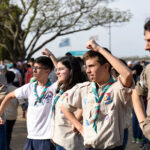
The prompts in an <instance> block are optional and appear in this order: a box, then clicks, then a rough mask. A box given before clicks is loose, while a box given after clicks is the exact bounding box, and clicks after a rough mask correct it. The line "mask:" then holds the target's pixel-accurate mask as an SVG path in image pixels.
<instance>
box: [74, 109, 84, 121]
mask: <svg viewBox="0 0 150 150" xmlns="http://www.w3.org/2000/svg"><path fill="white" fill-rule="evenodd" d="M75 116H76V118H77V119H78V120H79V121H81V120H82V119H83V117H82V109H78V110H77V113H76V114H75Z"/></svg>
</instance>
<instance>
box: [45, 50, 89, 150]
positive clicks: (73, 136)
mask: <svg viewBox="0 0 150 150" xmlns="http://www.w3.org/2000/svg"><path fill="white" fill-rule="evenodd" d="M43 54H45V55H47V56H50V57H54V56H52V54H51V52H50V51H49V50H47V49H44V50H43ZM52 60H54V58H52ZM54 64H56V68H55V71H56V75H57V77H58V81H57V83H58V88H57V91H56V93H57V94H56V97H55V98H54V100H53V105H52V109H51V119H52V122H51V125H52V128H51V139H52V140H53V142H54V143H55V145H56V150H82V149H83V148H84V146H83V139H82V136H81V135H80V134H78V133H75V132H73V129H72V124H71V123H70V121H68V120H67V119H66V118H65V116H64V114H63V113H62V111H61V109H60V107H61V105H62V102H63V100H64V98H65V97H66V96H67V95H68V90H69V89H71V88H72V87H73V86H74V85H75V84H77V83H81V82H84V81H86V77H85V74H83V73H82V72H81V66H80V64H79V62H78V61H77V59H76V58H75V57H72V56H69V57H67V56H66V57H62V58H60V59H59V60H58V61H57V63H56V62H54ZM81 113H82V110H77V111H76V112H75V115H76V117H78V114H79V116H81V115H80V114H81ZM78 119H80V118H78Z"/></svg>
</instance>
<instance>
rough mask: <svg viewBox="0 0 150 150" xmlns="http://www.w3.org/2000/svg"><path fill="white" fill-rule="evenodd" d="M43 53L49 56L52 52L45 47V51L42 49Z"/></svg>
mask: <svg viewBox="0 0 150 150" xmlns="http://www.w3.org/2000/svg"><path fill="white" fill-rule="evenodd" d="M42 54H43V55H47V56H48V55H50V54H51V52H50V51H49V50H48V49H47V48H44V49H43V51H42Z"/></svg>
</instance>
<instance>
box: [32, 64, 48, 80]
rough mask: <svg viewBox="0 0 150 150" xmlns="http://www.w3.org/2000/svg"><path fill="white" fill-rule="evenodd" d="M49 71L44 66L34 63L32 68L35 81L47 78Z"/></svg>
mask: <svg viewBox="0 0 150 150" xmlns="http://www.w3.org/2000/svg"><path fill="white" fill-rule="evenodd" d="M49 73H50V70H49V69H47V68H46V67H45V66H43V65H41V64H38V63H35V64H34V67H33V76H34V78H35V80H38V81H40V80H42V79H43V78H48V75H49Z"/></svg>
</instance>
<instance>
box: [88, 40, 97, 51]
mask: <svg viewBox="0 0 150 150" xmlns="http://www.w3.org/2000/svg"><path fill="white" fill-rule="evenodd" d="M98 47H100V45H98V44H97V43H96V41H95V40H90V41H88V42H87V43H86V48H87V49H91V50H93V51H98Z"/></svg>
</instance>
